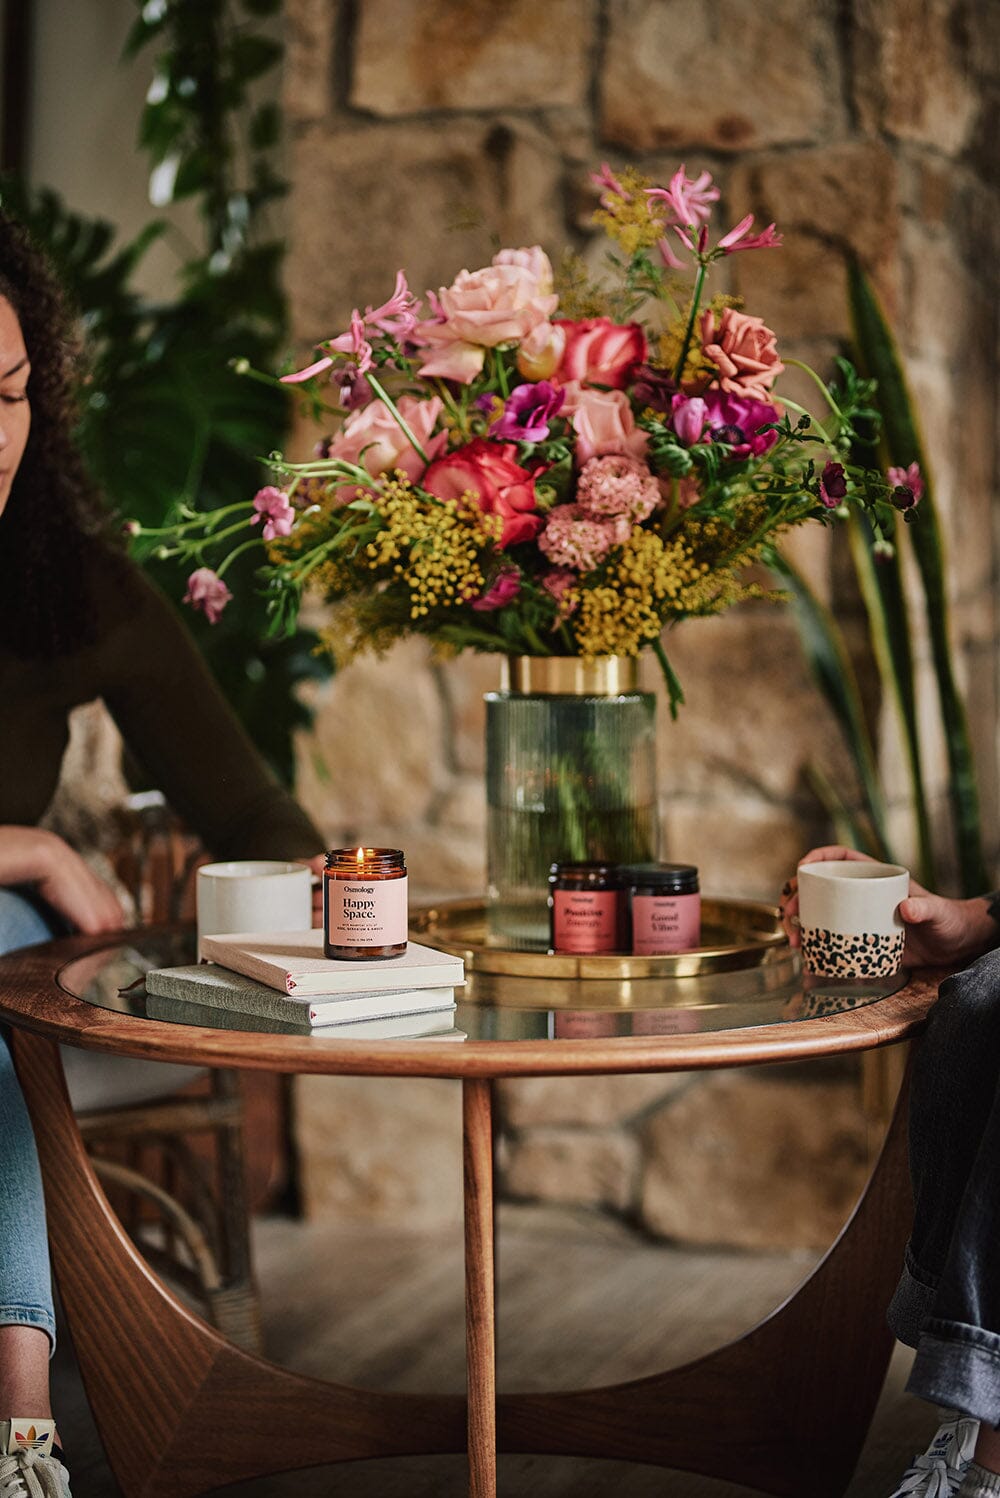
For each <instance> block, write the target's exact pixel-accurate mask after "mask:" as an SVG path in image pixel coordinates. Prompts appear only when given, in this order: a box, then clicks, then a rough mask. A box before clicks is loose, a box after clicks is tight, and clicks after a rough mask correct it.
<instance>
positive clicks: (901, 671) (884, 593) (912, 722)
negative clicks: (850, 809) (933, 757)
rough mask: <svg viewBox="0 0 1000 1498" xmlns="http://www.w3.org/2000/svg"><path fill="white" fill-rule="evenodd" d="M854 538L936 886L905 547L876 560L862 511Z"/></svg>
mask: <svg viewBox="0 0 1000 1498" xmlns="http://www.w3.org/2000/svg"><path fill="white" fill-rule="evenodd" d="M848 538H849V541H850V546H851V556H852V558H853V561H854V570H855V573H856V575H857V579H858V584H859V586H860V588H861V596H862V598H863V599H864V604H865V609H866V612H867V614H868V630H869V635H870V638H871V643H872V648H873V650H874V652H875V659H876V660H877V662H878V668H879V675H880V676H881V678H882V686H883V690H887V691H888V692H889V693H890V694H891V696H892V699H893V702H894V705H895V707H896V711H897V714H898V717H899V724H900V729H901V731H902V735H903V749H904V752H905V754H906V762H907V767H908V770H909V774H910V791H911V804H912V807H913V819H914V823H915V826H916V833H917V862H918V869H917V876H918V878H919V879H920V881H921V883H922V884H926V885H927V886H929V887H930V888H931V889H933V888H934V885H935V868H934V845H933V839H932V835H931V823H930V814H929V811H928V805H927V788H926V785H925V783H924V767H923V751H922V747H921V740H920V721H919V717H918V714H917V690H916V673H915V670H914V662H913V648H912V643H911V641H912V628H911V624H910V611H909V606H908V604H907V601H906V590H905V588H904V586H903V575H902V567H901V565H900V559H899V552H898V551H896V552H894V554H893V555H892V556H891V557H879V558H877V559H876V557H875V554H874V552H873V550H872V548H873V546H874V543H875V536H874V533H873V531H872V528H871V525H870V524H869V523H868V520H867V519H866V518H864V517H862V516H860V515H858V514H856V513H852V515H851V518H850V520H849V521H848Z"/></svg>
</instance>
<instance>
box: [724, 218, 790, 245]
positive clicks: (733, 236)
mask: <svg viewBox="0 0 1000 1498" xmlns="http://www.w3.org/2000/svg"><path fill="white" fill-rule="evenodd" d="M752 226H753V214H752V213H748V214H747V216H746V218H741V219H740V221H739V223H738V224H737V225H736V226H735V227H734V228H732V229H730V231H729V233H728V234H723V236H722V238H721V239H720V240H719V249H720V250H724V251H725V252H726V254H727V255H735V254H736V252H737V251H738V250H777V249H780V247H781V243H782V240H781V235H780V234H776V233H775V232H774V225H773V224H768V226H767V228H766V229H762V230H761V232H760V233H759V234H752V235H750V238H749V239H748V238H747V233H748V231H749V230H750V228H751V227H752Z"/></svg>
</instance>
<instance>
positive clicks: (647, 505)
mask: <svg viewBox="0 0 1000 1498" xmlns="http://www.w3.org/2000/svg"><path fill="white" fill-rule="evenodd" d="M576 498H577V503H578V504H579V505H581V506H582V508H583V509H585V510H587V511H588V512H589V513H590V514H591V515H626V516H628V518H629V519H630V520H632V521H640V520H645V519H646V517H647V516H648V515H651V514H652V513H653V511H654V510H655V509H656V506H657V505H658V504H659V502H660V486H659V484H658V483H657V482H656V479H655V478H654V477H653V475H652V474H651V473H650V471H649V469H648V468H647V467H646V465H645V463H639V462H637V461H636V460H635V458H626V457H616V456H609V457H604V458H591V459H590V460H589V462H587V463H584V465H583V468H582V469H581V470H580V477H579V480H578V481H577V486H576Z"/></svg>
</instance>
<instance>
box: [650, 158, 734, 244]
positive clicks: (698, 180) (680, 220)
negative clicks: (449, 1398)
mask: <svg viewBox="0 0 1000 1498" xmlns="http://www.w3.org/2000/svg"><path fill="white" fill-rule="evenodd" d="M646 196H647V198H655V199H657V200H658V201H659V202H662V203H665V204H666V205H667V213H668V217H667V222H668V223H670V224H679V225H680V226H681V227H682V228H684V229H697V228H698V226H699V224H706V223H707V222H708V220H709V219H710V218H711V216H712V204H713V203H715V202H717V201H718V198H719V189H718V188H717V187H716V186H715V184H714V183H713V181H712V177H711V174H710V173H709V172H702V173H701V175H700V176H698V177H688V176H687V175H686V173H685V171H684V168H683V166H681V167H679V168H678V169H677V171H676V172H675V173H674V175H673V176H672V177H671V179H670V186H669V187H647V189H646Z"/></svg>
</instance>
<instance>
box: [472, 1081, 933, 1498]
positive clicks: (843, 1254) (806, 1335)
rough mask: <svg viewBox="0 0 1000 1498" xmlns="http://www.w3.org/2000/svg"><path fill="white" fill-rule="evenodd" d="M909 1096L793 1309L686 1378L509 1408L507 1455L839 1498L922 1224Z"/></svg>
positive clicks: (676, 1375)
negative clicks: (619, 1465)
mask: <svg viewBox="0 0 1000 1498" xmlns="http://www.w3.org/2000/svg"><path fill="white" fill-rule="evenodd" d="M907 1093H908V1089H907V1087H905V1086H904V1088H903V1090H902V1092H901V1094H900V1097H899V1100H898V1102H897V1105H896V1112H895V1115H894V1118H893V1122H892V1126H891V1128H890V1130H889V1133H888V1135H887V1137H886V1141H885V1144H884V1146H883V1149H882V1153H881V1155H880V1157H879V1160H878V1162H877V1164H876V1166H875V1169H874V1171H873V1172H872V1175H871V1177H870V1179H869V1182H868V1185H867V1187H866V1189H865V1191H864V1193H863V1195H862V1198H861V1200H860V1202H859V1203H858V1205H857V1207H856V1208H855V1211H854V1213H853V1215H852V1216H851V1219H850V1221H849V1222H848V1223H847V1224H846V1226H845V1227H844V1229H843V1231H842V1233H841V1234H840V1236H839V1238H838V1239H837V1241H836V1242H835V1243H834V1245H833V1247H832V1248H831V1249H830V1251H829V1252H828V1253H827V1254H826V1256H825V1257H824V1258H823V1259H822V1260H821V1262H820V1263H819V1264H818V1265H817V1267H816V1269H815V1270H814V1271H813V1273H812V1274H811V1275H810V1276H809V1277H808V1279H806V1280H805V1282H804V1283H803V1284H802V1285H801V1286H800V1287H799V1289H798V1290H797V1291H796V1292H795V1294H794V1295H792V1296H791V1297H790V1298H789V1299H788V1300H787V1301H786V1302H785V1303H784V1305H782V1306H780V1307H779V1308H778V1309H777V1310H776V1311H774V1312H773V1313H772V1314H771V1315H770V1316H768V1317H767V1318H766V1319H765V1320H764V1321H762V1322H761V1323H760V1324H759V1325H758V1326H756V1327H754V1328H753V1330H752V1331H750V1332H748V1333H747V1334H746V1335H745V1336H743V1337H740V1338H738V1339H737V1340H736V1341H735V1342H730V1343H729V1344H728V1345H727V1346H725V1347H721V1348H719V1349H718V1350H717V1351H715V1352H711V1353H709V1354H708V1355H707V1356H705V1357H702V1358H699V1359H697V1361H695V1362H693V1363H689V1364H687V1365H686V1366H685V1367H683V1368H674V1369H670V1370H669V1371H668V1372H665V1373H658V1374H654V1375H653V1376H652V1377H650V1378H642V1379H636V1380H635V1381H634V1382H631V1383H625V1384H615V1385H610V1386H608V1387H605V1388H600V1389H581V1390H571V1391H566V1392H560V1393H552V1394H501V1395H500V1396H499V1398H498V1401H497V1409H498V1430H499V1449H500V1450H501V1451H532V1452H548V1453H558V1454H563V1455H576V1456H598V1457H616V1458H619V1459H625V1460H627V1461H638V1462H650V1463H653V1464H655V1465H659V1466H663V1467H674V1468H677V1469H679V1470H680V1471H684V1472H699V1473H702V1474H704V1475H705V1476H709V1477H719V1478H723V1479H726V1480H728V1481H730V1482H737V1483H740V1484H741V1485H743V1486H745V1487H748V1488H754V1489H756V1490H759V1491H760V1492H763V1493H770V1494H774V1495H777V1498H802V1495H803V1494H804V1493H808V1494H809V1495H810V1498H840V1495H842V1494H843V1492H844V1490H845V1488H846V1487H847V1484H848V1482H849V1481H850V1478H851V1474H852V1472H853V1470H854V1467H855V1465H856V1463H857V1459H858V1456H859V1455H860V1453H861V1447H862V1445H863V1444H864V1439H865V1436H866V1434H867V1431H868V1426H869V1424H870V1422H871V1417H872V1414H873V1413H874V1410H875V1405H876V1402H877V1400H878V1396H879V1392H880V1390H881V1387H882V1382H883V1380H884V1378H885V1370H886V1367H887V1365H888V1362H889V1357H890V1354H891V1352H892V1337H891V1335H890V1333H889V1329H888V1327H887V1326H886V1324H885V1311H886V1307H887V1306H888V1303H889V1299H890V1296H891V1294H892V1290H893V1288H894V1286H895V1283H896V1280H897V1278H898V1276H899V1271H900V1267H901V1265H902V1261H903V1248H904V1245H905V1242H906V1238H907V1235H908V1233H909V1227H910V1221H911V1214H912V1202H911V1199H910V1186H909V1172H908V1170H907V1149H906V1135H907V1130H906V1111H907ZM734 1273H736V1274H738V1273H739V1270H738V1268H736V1267H734Z"/></svg>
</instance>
